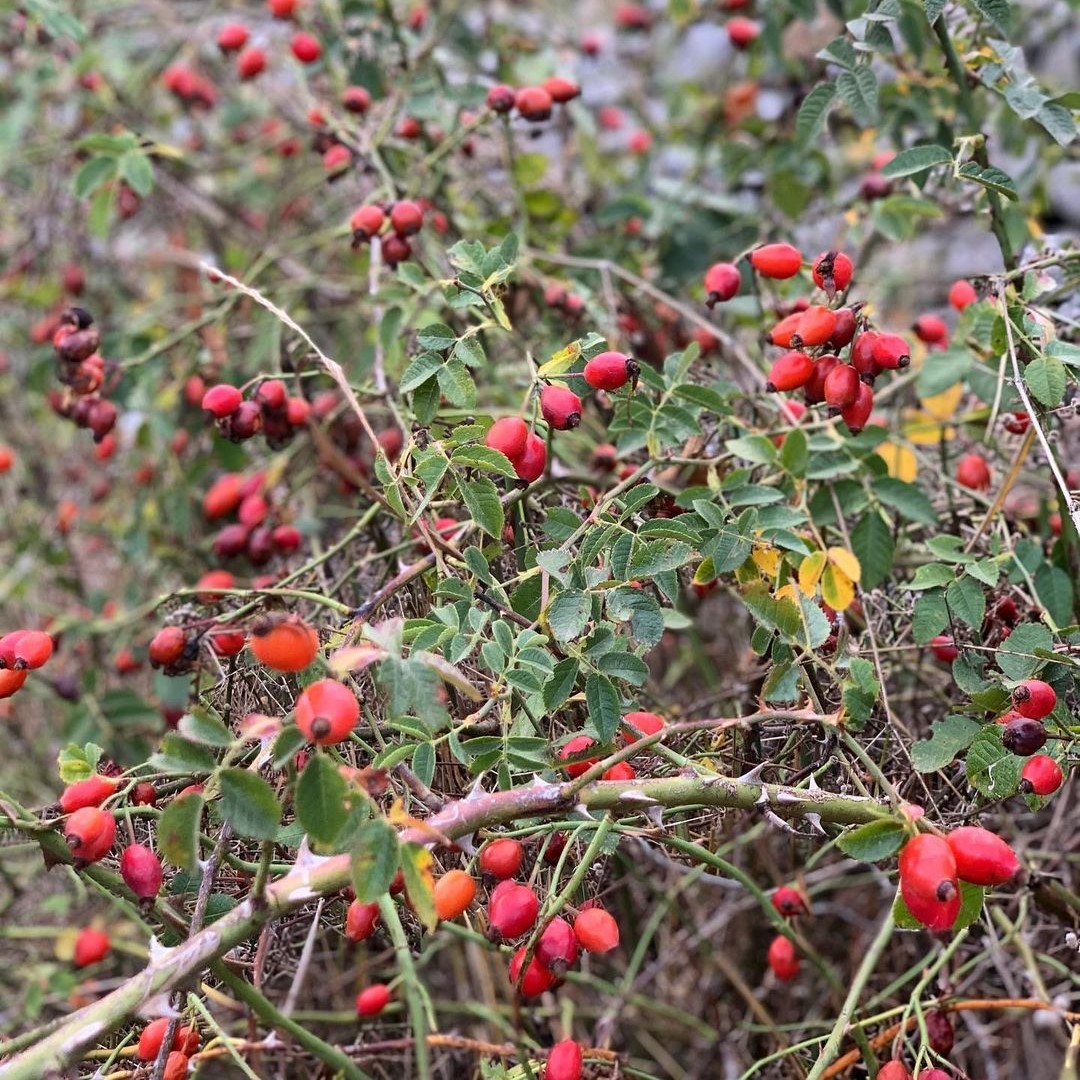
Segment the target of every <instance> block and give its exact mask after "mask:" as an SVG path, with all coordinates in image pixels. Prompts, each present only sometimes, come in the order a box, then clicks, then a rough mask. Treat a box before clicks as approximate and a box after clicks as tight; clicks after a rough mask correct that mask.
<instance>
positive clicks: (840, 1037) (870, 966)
mask: <svg viewBox="0 0 1080 1080" xmlns="http://www.w3.org/2000/svg"><path fill="white" fill-rule="evenodd" d="M895 928H896V925H895V923H894V922H893V914H892V908H891V907H890V908H889V909H888V911H887V912H886V914H885V918H884V919H882V920H881V926H880V928H879V929H878V932H877V936H876V937H875V938H874V940H873V941H872V942H871V943H870V948H869V949H867V951H866V955H865V956H864V957H863V960H862V963H861V964H859V970H858V971H856V972H855V978H854V979H852V981H851V989H850V990H849V991H848V995H847V997H846V998H845V999H844V1004H843V1005H842V1006H841V1008H840V1013H839V1015H838V1016H837V1017H836V1023H835V1024H834V1025H833V1029H832V1033H831V1034H830V1035H829V1038H828V1041H827V1042H826V1043H825V1046H824V1047H823V1048H822V1050H821V1054H820V1055H819V1057H818V1059H817V1061H816V1063H815V1064H814V1067H813V1068H812V1069H811V1070H810V1073H809V1075H808V1076H807V1078H806V1080H821V1076H822V1075H823V1074H824V1072H825V1070H826V1069H827V1068H828V1067H829V1066H830V1065H831V1064H832V1063H833V1061H835V1060H836V1056H837V1054H838V1053H839V1051H840V1044H841V1043H842V1042H843V1041H844V1036H845V1035H846V1034H847V1030H848V1025H849V1024H850V1023H851V1018H852V1016H854V1014H855V1008H856V1006H857V1005H858V1003H859V999H860V998H861V997H862V993H863V990H864V988H865V987H866V984H867V982H868V981H869V979H870V976H871V975H872V974H873V973H874V968H876V967H877V965H878V961H879V960H880V959H881V954H882V953H883V952H884V951H885V949H886V947H887V946H888V944H889V942H890V941H891V940H892V934H893V930H894V929H895Z"/></svg>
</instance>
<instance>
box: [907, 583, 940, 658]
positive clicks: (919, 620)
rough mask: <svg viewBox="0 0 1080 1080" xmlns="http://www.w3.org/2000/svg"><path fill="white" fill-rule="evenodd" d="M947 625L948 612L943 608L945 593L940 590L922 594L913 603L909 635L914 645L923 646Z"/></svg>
mask: <svg viewBox="0 0 1080 1080" xmlns="http://www.w3.org/2000/svg"><path fill="white" fill-rule="evenodd" d="M948 625H949V610H948V608H947V607H946V606H945V593H944V592H943V591H942V590H940V589H931V590H929V591H928V592H924V593H923V594H922V596H920V597H919V599H918V600H916V601H915V610H914V612H913V614H912V618H911V633H912V636H913V637H914V639H915V644H916V645H925V644H926V643H927V642H928V641H930V639H931V638H933V637H936V636H937V635H938V634H940V633H941V631H942V630H944V629H945V627H946V626H948Z"/></svg>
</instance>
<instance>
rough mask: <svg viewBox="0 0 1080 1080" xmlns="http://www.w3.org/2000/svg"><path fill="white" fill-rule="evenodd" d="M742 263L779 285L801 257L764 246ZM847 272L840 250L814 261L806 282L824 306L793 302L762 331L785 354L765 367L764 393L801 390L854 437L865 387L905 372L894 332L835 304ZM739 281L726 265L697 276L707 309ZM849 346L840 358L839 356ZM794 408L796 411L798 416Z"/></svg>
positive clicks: (867, 406) (869, 392)
mask: <svg viewBox="0 0 1080 1080" xmlns="http://www.w3.org/2000/svg"><path fill="white" fill-rule="evenodd" d="M750 265H751V266H752V267H753V269H754V270H755V271H756V272H757V273H758V274H760V275H761V276H762V277H765V278H771V279H775V280H787V279H788V278H793V277H795V276H796V275H797V274H798V273H799V272H800V270H801V269H802V267H803V257H802V254H801V253H800V251H799V250H798V248H796V247H793V246H792V245H791V244H784V243H778V244H765V245H764V246H763V247H759V248H755V249H754V250H753V251H752V252H751V253H750ZM853 272H854V266H853V264H852V262H851V259H849V258H848V256H847V255H845V254H844V253H843V252H841V251H827V252H823V253H822V254H821V255H819V256H818V257H817V258H816V259H815V260H814V262H813V265H812V267H811V276H812V278H813V280H814V284H815V285H817V287H818V288H819V289H821V290H822V291H823V292H824V293H825V295H826V297H827V300H828V302H827V303H825V304H812V303H811V302H810V300H809V299H808V298H805V297H804V298H801V299H800V300H798V301H796V303H795V305H794V310H792V311H791V312H790V314H788V315H786V316H785V317H784V318H782V319H781V320H780V322H778V323H777V324H776V325H775V326H774V327H773V328H772V329H771V330H770V331H769V333H768V335H767V338H768V343H769V344H770V345H775V346H777V347H779V348H782V349H786V350H787V351H786V352H785V353H784V354H783V355H782V356H780V357H779V358H778V359H777V360H775V361H773V364H772V367H771V368H770V370H769V376H768V381H767V382H766V389H767V390H770V391H777V390H779V391H785V392H790V391H792V390H800V389H801V390H802V391H803V395H804V399H805V401H806V404H807V405H820V404H825V405H826V406H827V408H828V410H829V412H830V414H832V415H836V414H839V415H840V417H841V418H842V419H843V421H844V423H845V424H846V425H847V428H848V430H849V431H850V432H851V433H852V434H857V433H858V432H860V431H862V429H863V428H864V427H865V426H866V424H867V422H868V421H869V419H870V414H871V412H872V411H873V407H874V392H873V385H874V381H875V379H876V378H877V377H878V376H879V375H880V374H881V373H882V372H884V371H895V370H897V369H898V368H904V367H907V365H908V364H909V363H910V362H911V350H910V346H909V345H908V342H907V340H906V339H905V338H904V337H903V336H902V335H901V334H891V333H882V332H879V331H877V330H873V329H871V328H870V325H869V321H868V320H867V319H866V318H865V317H862V316H860V314H859V305H845V304H842V303H841V299H842V298H843V297H844V295H845V294H846V293H847V290H848V287H849V286H850V284H851V279H852V275H853ZM741 284H742V275H741V273H740V271H739V268H738V267H737V266H736V265H735V264H734V263H724V262H721V263H715V264H714V265H712V266H710V267H709V269H708V270H707V271H706V273H705V293H706V296H707V303H708V305H709V306H710V307H712V306H713V305H714V304H716V303H719V302H723V301H726V300H730V299H731V298H732V297H733V296H735V295H736V293H738V291H739V288H740V286H741ZM849 346H850V351H849V353H848V356H847V359H846V360H845V359H844V358H842V356H841V353H842V352H843V350H844V349H847V348H848V347H849ZM801 411H802V406H801V405H800V406H799V408H798V410H797V412H798V413H801Z"/></svg>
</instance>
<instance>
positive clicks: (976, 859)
mask: <svg viewBox="0 0 1080 1080" xmlns="http://www.w3.org/2000/svg"><path fill="white" fill-rule="evenodd" d="M1019 873H1020V861H1019V860H1018V859H1017V857H1016V854H1015V853H1014V852H1013V850H1012V848H1011V847H1009V845H1008V844H1007V843H1006V842H1005V841H1004V840H1002V839H1001V837H999V836H996V835H995V834H994V833H992V832H990V831H989V830H988V829H984V828H981V827H980V826H978V825H963V826H961V827H960V828H958V829H953V830H952V831H951V832H950V833H949V834H948V835H947V836H945V837H941V836H936V835H934V834H933V833H919V834H918V835H917V836H914V837H912V839H910V840H909V841H908V842H907V843H906V844H905V845H904V847H903V849H902V850H901V852H900V895H901V897H903V900H904V903H905V904H906V905H907V908H908V911H910V912H911V914H912V915H913V916H914V917H915V918H916V919H918V921H919V922H921V923H922V924H923V926H925V927H927V928H928V929H930V930H934V931H936V932H939V933H940V932H942V931H945V930H950V929H952V926H953V924H954V923H955V922H956V918H957V916H958V915H959V914H960V882H962V881H965V882H968V883H969V884H972V885H981V886H996V885H1004V884H1006V883H1007V882H1010V881H1012V880H1013V879H1014V878H1015V877H1016V876H1017V875H1018V874H1019Z"/></svg>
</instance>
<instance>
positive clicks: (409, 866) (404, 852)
mask: <svg viewBox="0 0 1080 1080" xmlns="http://www.w3.org/2000/svg"><path fill="white" fill-rule="evenodd" d="M434 861H435V859H434V857H433V856H432V854H431V852H430V851H428V849H427V848H426V847H421V846H420V845H419V844H413V843H409V844H402V845H401V872H402V874H403V875H404V877H405V890H406V892H407V893H408V896H409V903H410V904H412V906H413V909H414V910H415V911H416V914H417V917H418V918H419V919H420V921H421V922H422V923H423V924H424V927H425V929H427V930H428V932H429V933H430V932H431V931H432V930H434V929H435V927H436V926H438V925H439V916H438V914H437V912H436V911H435V875H434V874H433V873H432V872H431V866H432V863H433V862H434Z"/></svg>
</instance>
